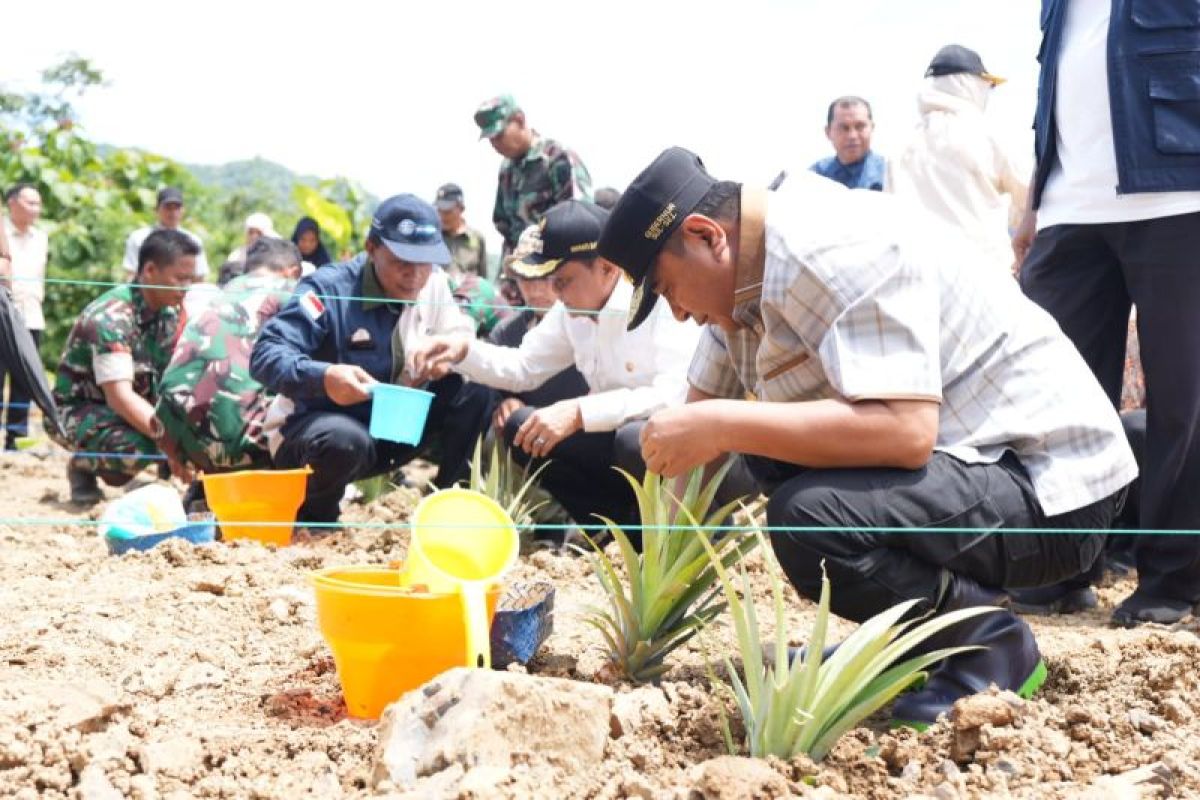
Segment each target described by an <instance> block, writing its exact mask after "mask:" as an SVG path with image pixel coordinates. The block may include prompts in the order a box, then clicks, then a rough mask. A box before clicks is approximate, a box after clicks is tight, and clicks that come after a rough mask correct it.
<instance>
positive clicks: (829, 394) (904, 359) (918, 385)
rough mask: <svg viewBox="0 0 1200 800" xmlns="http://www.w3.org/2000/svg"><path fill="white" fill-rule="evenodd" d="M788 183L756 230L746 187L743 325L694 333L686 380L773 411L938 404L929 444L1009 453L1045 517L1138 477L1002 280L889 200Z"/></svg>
mask: <svg viewBox="0 0 1200 800" xmlns="http://www.w3.org/2000/svg"><path fill="white" fill-rule="evenodd" d="M794 177H795V180H794V181H792V182H789V184H787V185H785V186H784V188H783V190H782V191H780V192H778V193H775V194H773V195H772V196H771V197H770V199H769V202H770V208H769V213H767V214H766V219H765V224H764V222H763V220H762V215H763V210H762V209H763V206H764V204H765V203H766V202H767V199H766V197H765V193H762V194H761V195H759V193H757V192H755V191H754V190H746V191H744V193H743V201H742V203H743V212H742V223H741V224H742V230H741V233H740V236H739V263H738V274H737V283H736V294H735V302H736V305H735V309H734V318H735V320H736V321H737V322H738V324H739V325H741V326H742V327H741V328H740V329H739V330H738V331H736V332H735V333H733V334H728V335H727V334H726V333H724V332H723V331H721V330H720V329H718V328H716V327H713V326H710V327H709V328H708V329H707V330H706V331H705V333H704V335H703V336H702V337H701V340H700V345H699V347H698V348H697V350H696V354H695V356H694V358H693V360H692V365H691V369H690V372H689V376H688V378H689V381H690V382H691V384H692V385H693V386H695V387H696V388H697V389H699V390H701V391H703V392H706V393H708V394H711V395H715V396H717V397H728V398H741V397H743V396H744V395H745V393H746V392H747V391H749V392H753V393H754V394H755V395H756V396H757V397H758V399H760V400H764V401H771V402H789V401H803V400H818V399H825V398H841V399H845V400H849V401H857V400H868V399H873V400H881V399H929V400H935V401H938V402H939V403H940V404H941V413H940V420H939V430H938V440H937V445H936V447H937V449H938V450H942V451H944V452H946V453H949V454H950V455H953V456H955V457H956V458H959V459H961V460H963V461H966V462H969V463H980V462H982V463H990V462H994V461H997V460H998V459H999V458H1000V457H1001V456H1002V455H1003V454H1004V452H1005V451H1007V450H1012V451H1013V452H1015V453H1016V455H1017V456H1018V458H1020V460H1021V463H1022V464H1023V465H1024V466H1025V468H1026V469H1027V470H1028V472H1029V474H1030V477H1031V479H1032V481H1033V485H1034V489H1035V491H1036V492H1037V496H1038V499H1039V500H1040V501H1041V504H1042V510H1043V512H1044V513H1045V514H1046V515H1047V516H1053V515H1055V514H1061V513H1064V512H1067V511H1071V510H1073V509H1076V508H1080V507H1082V506H1085V505H1087V504H1089V503H1092V502H1095V501H1097V500H1100V499H1102V498H1104V497H1106V496H1108V495H1110V494H1112V493H1113V492H1115V491H1117V490H1118V489H1120V488H1121V487H1122V486H1125V485H1126V484H1128V483H1129V482H1130V481H1132V480H1133V479H1134V478H1135V477H1136V476H1137V466H1136V463H1135V462H1134V459H1133V454H1132V452H1131V451H1130V449H1129V445H1128V443H1127V442H1126V440H1125V436H1124V433H1123V432H1122V429H1121V423H1120V420H1119V419H1118V417H1117V415H1116V412H1115V411H1114V410H1113V408H1112V405H1111V403H1109V401H1108V399H1107V398H1106V397H1105V395H1104V392H1103V391H1102V390H1101V388H1100V385H1099V384H1098V383H1097V382H1096V380H1095V378H1094V377H1093V376H1092V374H1091V372H1090V371H1089V370H1088V368H1087V365H1086V364H1085V363H1084V361H1083V359H1082V358H1081V357H1080V356H1079V354H1078V353H1077V352H1076V351H1075V348H1074V347H1073V346H1072V345H1071V343H1070V342H1069V341H1068V340H1067V338H1066V337H1065V336H1064V335H1063V333H1062V332H1061V331H1060V330H1059V328H1058V325H1057V324H1056V323H1055V322H1054V320H1053V319H1052V318H1051V317H1050V316H1049V315H1048V314H1046V313H1045V312H1044V311H1042V310H1041V309H1040V308H1039V307H1038V306H1036V305H1035V304H1034V303H1032V302H1031V301H1029V300H1028V299H1026V298H1025V297H1024V295H1022V294H1021V292H1020V289H1019V288H1018V287H1017V284H1016V282H1015V281H1013V280H1012V279H1011V278H1010V277H1008V276H1006V275H1001V274H999V273H996V272H995V271H993V270H986V269H984V268H982V266H981V265H980V263H979V258H978V257H976V253H975V252H974V250H973V249H972V246H971V245H970V244H969V243H968V242H967V241H966V240H965V239H963V238H961V237H960V236H959V235H958V234H957V232H956V231H954V230H952V229H950V228H948V227H944V226H942V225H941V224H940V223H938V222H937V221H935V220H933V219H932V218H929V217H925V216H923V215H920V214H919V212H916V211H913V210H911V209H910V208H909V207H908V206H907V205H905V204H904V203H903V202H901V201H897V200H896V198H894V197H890V196H886V195H881V194H876V193H871V192H852V191H849V190H846V189H843V188H842V187H840V186H837V185H835V184H832V183H830V182H828V181H821V180H818V179H815V178H812V177H810V176H806V175H797V176H794ZM755 215H758V216H759V219H758V221H757V222H756V221H755V219H754V217H755ZM756 224H757V225H758V226H759V228H760V229H761V233H760V232H758V231H756V230H755V228H754V226H755V225H756ZM756 253H757V254H758V257H757V258H756V257H755V254H756ZM747 254H749V255H747Z"/></svg>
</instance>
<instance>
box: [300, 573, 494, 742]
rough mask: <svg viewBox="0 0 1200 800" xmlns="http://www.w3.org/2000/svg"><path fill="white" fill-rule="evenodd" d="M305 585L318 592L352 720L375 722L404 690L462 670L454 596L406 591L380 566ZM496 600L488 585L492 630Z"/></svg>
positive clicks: (315, 578)
mask: <svg viewBox="0 0 1200 800" xmlns="http://www.w3.org/2000/svg"><path fill="white" fill-rule="evenodd" d="M309 580H310V581H311V582H312V585H313V587H314V588H315V589H316V593H317V624H318V626H319V627H320V630H321V635H322V636H324V637H325V641H326V642H327V643H328V644H329V649H330V650H332V651H333V660H334V663H335V664H336V665H337V673H338V679H339V680H340V681H341V683H342V693H343V694H344V695H345V698H346V710H347V712H348V713H349V714H350V716H352V717H357V718H360V719H378V718H379V715H380V714H382V713H383V709H384V708H385V707H386V706H387V705H388V704H389V703H392V702H394V701H396V700H398V699H399V698H400V696H401V695H403V694H404V693H405V692H408V691H410V690H412V689H415V688H417V687H418V686H421V685H422V684H424V683H426V682H427V681H429V680H430V679H431V678H433V677H435V676H437V675H440V674H441V673H443V672H445V671H446V670H448V669H451V668H453V667H462V666H467V664H466V662H465V660H464V654H465V653H466V631H465V629H464V627H463V607H462V599H461V597H460V596H459V595H458V593H453V594H429V593H425V592H413V591H410V590H407V589H404V588H402V587H401V586H400V581H399V575H398V573H397V571H396V570H394V569H387V568H384V567H369V566H350V567H328V568H326V569H323V570H318V571H317V572H313V573H310V575H309ZM499 597H500V590H499V587H495V586H493V587H489V590H488V592H487V594H486V598H487V603H486V609H487V619H488V624H489V625H490V621H491V618H492V616H493V615H494V614H495V613H496V603H497V601H498V600H499Z"/></svg>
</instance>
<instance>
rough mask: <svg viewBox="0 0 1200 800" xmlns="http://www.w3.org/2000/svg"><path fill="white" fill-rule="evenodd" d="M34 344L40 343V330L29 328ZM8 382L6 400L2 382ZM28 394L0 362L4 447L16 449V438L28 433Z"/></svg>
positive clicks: (0, 403)
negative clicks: (6, 399)
mask: <svg viewBox="0 0 1200 800" xmlns="http://www.w3.org/2000/svg"><path fill="white" fill-rule="evenodd" d="M29 333H30V334H32V335H33V342H34V344H41V341H42V332H41V331H34V330H31V331H30V332H29ZM5 382H7V383H8V401H7V402H5V400H4V384H5ZM29 403H30V397H29V395H28V394H27V393H26V392H25V391H24V390H23V389H22V388H21V387H20V386H18V385H17V382H16V381H15V380H13V378H12V377H11V376H10V375H9V374H8V370H7V369H5V366H4V364H3V363H0V411H4V412H5V413H4V449H5V450H16V449H17V439H19V438H20V437H22V436H28V435H29Z"/></svg>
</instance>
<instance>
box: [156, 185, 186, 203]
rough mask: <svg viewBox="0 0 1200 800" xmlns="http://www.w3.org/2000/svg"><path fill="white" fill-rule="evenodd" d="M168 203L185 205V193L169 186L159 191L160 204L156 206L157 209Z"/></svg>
mask: <svg viewBox="0 0 1200 800" xmlns="http://www.w3.org/2000/svg"><path fill="white" fill-rule="evenodd" d="M167 203H178V204H179V205H183V192H181V191H179V190H178V189H176V188H175V187H174V186H167V187H165V188H163V189H159V190H158V202H157V203H155V204H154V207H155V208H159V207H161V206H164V205H166V204H167Z"/></svg>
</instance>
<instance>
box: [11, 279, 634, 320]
mask: <svg viewBox="0 0 1200 800" xmlns="http://www.w3.org/2000/svg"><path fill="white" fill-rule="evenodd" d="M14 280H23V281H41V282H43V283H51V284H61V285H66V286H96V287H108V288H111V287H113V286H132V287H134V288H137V289H176V290H177V289H179V288H180V287H178V286H167V285H165V284H158V283H134V282H132V281H95V280H82V279H78V278H14ZM192 286H212V287H213V289H214V290H216V292H218V293H223V292H224V291H225V290H224V289H222V288H221V287H219V286H217V285H216V284H212V283H194V284H192ZM259 291H261V289H246V290H245V291H244V292H242V294H257V293H258V292H259ZM313 294H314V295H315V296H317V297H319V298H321V299H322V300H347V301H352V300H358V301H366V302H372V303H381V304H383V303H387V304H398V305H406V306H418V305H427V306H435V307H437V306H455V307H456V308H460V309H464V310H465V309H467V308H490V309H494V310H496V311H506V310H507V311H534V312H542V313H545V312H547V311H549V310H550V308H549V307H546V306H510V305H508V304H507V303H475V302H470V303H460V302H458V301H451V302H444V303H435V302H432V301H430V300H420V299H417V300H397V299H395V298H392V297H358V296H356V295H343V294H319V293H317V292H313ZM566 310H567V312H568V313H569V314H572V315H575V316H581V315H595V316H600V315H610V316H618V317H625V316H628V312H626V311H620V310H617V309H611V310H610V309H604V308H602V309H599V310H595V309H584V308H568V309H566Z"/></svg>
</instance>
